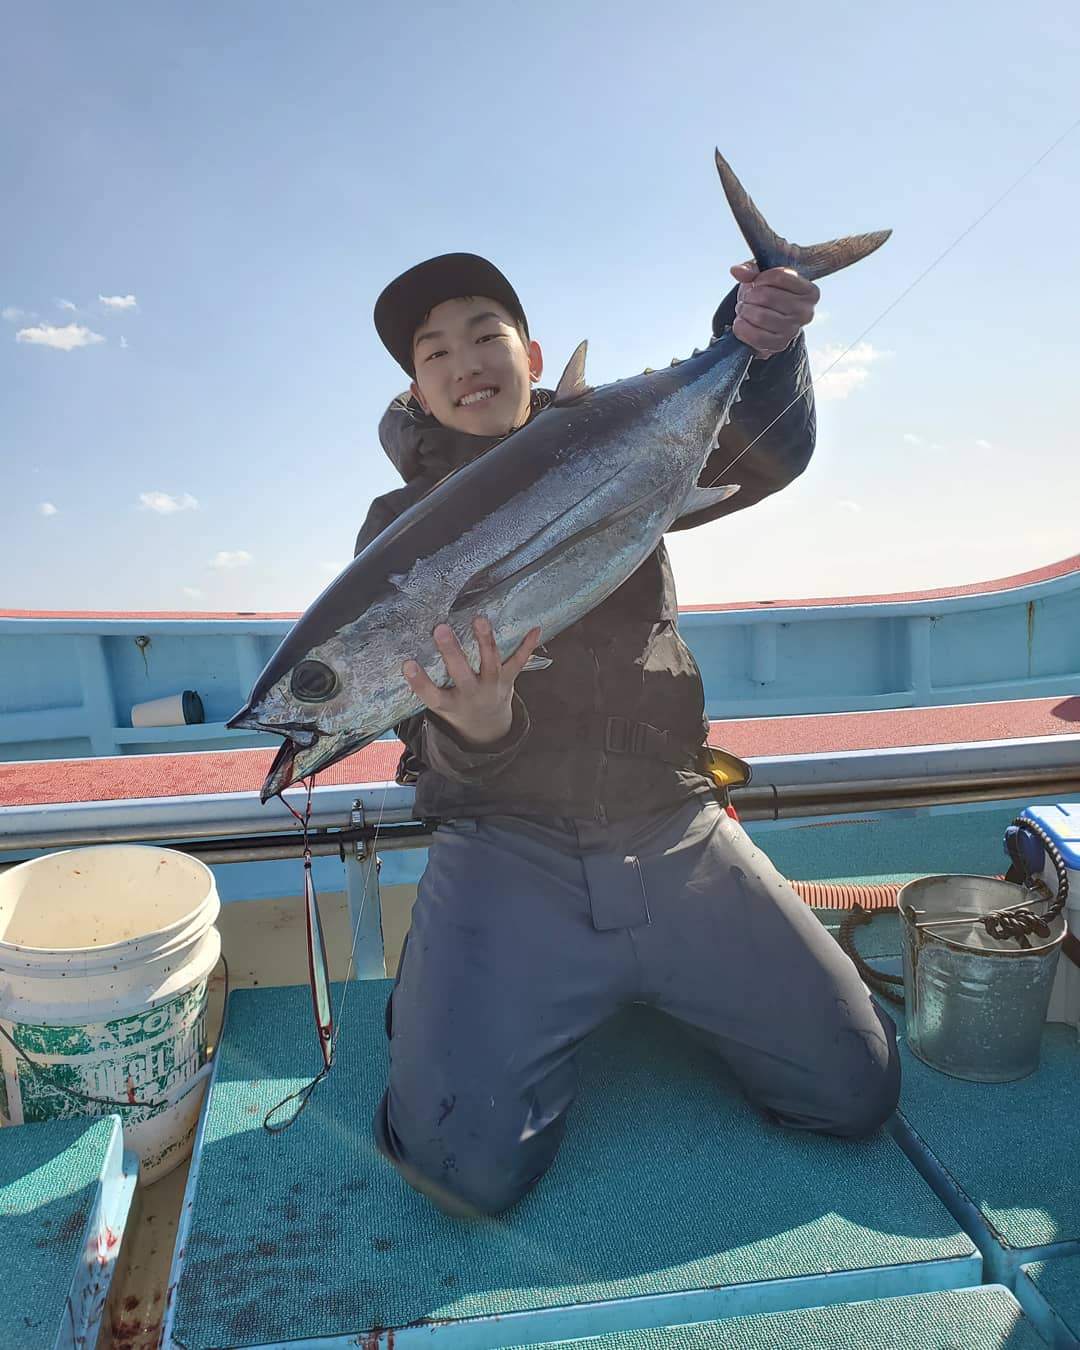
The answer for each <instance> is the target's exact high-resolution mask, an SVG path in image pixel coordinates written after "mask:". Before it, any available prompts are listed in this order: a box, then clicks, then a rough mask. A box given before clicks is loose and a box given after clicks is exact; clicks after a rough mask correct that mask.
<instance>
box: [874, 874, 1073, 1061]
mask: <svg viewBox="0 0 1080 1350" xmlns="http://www.w3.org/2000/svg"><path fill="white" fill-rule="evenodd" d="M1055 904H1056V902H1055V901H1054V900H1053V898H1052V897H1050V896H1049V895H1046V896H1045V897H1043V896H1040V895H1037V894H1034V893H1033V892H1032V891H1031V890H1029V889H1027V888H1025V887H1021V886H1017V885H1014V884H1013V883H1012V882H1008V881H996V880H994V879H993V878H992V877H978V876H937V877H922V878H920V879H919V880H918V881H911V882H908V884H907V885H906V886H904V887H902V888H901V890H900V894H899V895H898V896H897V905H898V907H899V910H900V916H901V918H902V920H903V933H904V993H905V1002H906V1004H907V1041H908V1045H909V1046H910V1047H911V1050H912V1052H913V1053H914V1054H916V1055H918V1057H919V1058H920V1059H921V1060H923V1062H924V1063H926V1064H929V1065H930V1067H931V1068H934V1069H940V1071H941V1072H942V1073H947V1074H950V1075H952V1077H954V1078H966V1079H970V1080H972V1081H975V1082H980V1083H1008V1082H1011V1081H1012V1080H1014V1079H1016V1078H1024V1077H1026V1076H1027V1075H1028V1074H1029V1073H1033V1072H1034V1071H1035V1070H1036V1069H1037V1068H1038V1065H1039V1042H1040V1040H1041V1038H1042V1029H1043V1024H1044V1023H1045V1021H1046V1011H1047V1007H1048V1005H1049V1003H1050V993H1051V988H1052V986H1053V983H1054V974H1055V971H1056V970H1057V962H1058V956H1059V955H1060V953H1061V944H1062V941H1063V940H1064V937H1065V933H1066V921H1065V917H1064V915H1063V914H1062V913H1061V906H1060V905H1059V904H1058V905H1057V912H1056V913H1053V912H1052V911H1053V910H1054V908H1055ZM1021 907H1023V908H1025V909H1028V910H1030V911H1031V912H1033V913H1034V914H1036V915H1039V916H1040V917H1041V918H1043V919H1044V920H1045V925H1046V929H1047V930H1048V935H1047V936H1042V935H1038V934H1034V933H1030V934H1028V935H1027V936H1021V935H1012V936H1007V937H994V936H991V934H990V932H988V930H987V926H986V923H985V920H986V917H987V916H988V915H991V914H993V915H999V914H1001V913H1002V911H1005V912H1013V913H1015V911H1017V910H1018V909H1020V908H1021ZM991 926H993V925H991ZM1025 943H1026V944H1027V945H1024V944H1025Z"/></svg>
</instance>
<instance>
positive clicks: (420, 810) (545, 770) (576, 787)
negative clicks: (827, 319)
mask: <svg viewBox="0 0 1080 1350" xmlns="http://www.w3.org/2000/svg"><path fill="white" fill-rule="evenodd" d="M733 316H734V292H732V294H731V295H729V296H728V297H727V299H726V300H725V301H724V303H723V304H722V305H721V306H720V308H719V309H718V310H717V312H716V315H715V317H714V319H713V331H714V332H716V333H720V332H722V331H723V329H724V327H725V326H729V325H730V324H731V322H732V321H733ZM800 390H805V392H804V393H803V395H802V397H798V395H799V391H800ZM793 399H797V402H796V403H795V406H794V407H792V408H791V409H790V410H789V411H788V412H787V413H786V415H785V416H783V417H781V418H780V420H779V421H778V422H777V423H776V425H775V426H772V427H769V430H768V431H765V428H766V427H768V426H769V423H770V422H772V421H773V419H774V418H776V417H777V416H778V415H779V414H780V413H781V411H782V410H783V409H784V408H785V407H786V406H787V404H789V403H791V401H792V400H793ZM549 401H550V395H549V394H547V393H546V392H545V391H536V393H534V396H533V411H534V412H536V411H538V410H539V409H540V408H542V407H544V406H546V405H547V403H548V402H549ZM762 432H763V433H764V434H762V436H761V439H760V440H759V441H758V442H757V443H756V445H754V448H753V449H752V450H750V451H749V452H748V453H747V454H746V455H745V456H744V457H743V458H742V459H740V460H739V463H738V466H737V469H736V470H733V471H732V473H731V474H730V475H729V476H730V477H732V478H734V480H735V481H736V482H739V483H741V485H742V487H741V490H740V491H739V492H737V493H736V494H735V496H733V497H731V498H730V499H729V500H728V501H726V502H723V503H721V504H720V505H719V506H716V507H714V508H711V509H709V510H707V511H701V512H698V513H697V514H696V515H694V516H691V517H687V518H685V519H681V520H680V521H679V522H678V524H677V525H674V526H672V528H673V529H687V528H689V527H691V526H693V525H700V524H704V523H705V522H706V521H708V520H714V519H716V518H717V517H718V516H725V515H729V514H730V513H731V512H732V511H740V510H742V509H743V508H744V507H747V506H752V505H753V504H754V503H755V502H758V501H761V500H762V498H764V497H767V496H769V495H770V493H773V492H776V491H778V490H779V489H780V488H782V487H784V486H786V485H787V484H788V483H789V482H791V480H792V479H793V478H795V477H797V476H798V475H799V474H800V473H802V471H803V469H805V468H806V465H807V463H808V462H809V460H810V456H811V454H812V453H813V448H814V402H813V393H812V392H811V390H810V376H809V371H808V368H807V363H806V348H805V344H804V342H803V339H802V338H801V337H800V338H799V339H798V340H797V341H796V342H795V343H793V344H792V346H791V347H790V348H789V349H788V350H787V351H786V352H784V353H782V354H781V355H778V356H774V357H773V358H772V359H771V360H769V361H755V362H753V364H752V365H751V367H750V373H749V375H748V376H747V378H746V380H745V382H744V383H743V386H742V397H741V400H740V401H739V402H738V403H736V404H735V406H734V408H733V409H732V414H731V421H730V422H729V423H728V425H727V426H726V427H725V428H724V430H723V431H722V432H721V433H720V441H719V448H718V449H717V450H715V451H714V452H713V454H712V456H711V457H710V459H709V461H708V462H707V463H706V465H705V468H704V471H703V472H702V475H701V479H700V481H701V483H702V484H703V485H709V484H711V483H712V482H713V481H714V480H718V478H719V475H720V474H721V473H723V471H724V469H725V468H727V466H728V465H729V464H730V463H731V461H732V459H734V457H735V456H736V455H737V454H739V452H740V451H741V450H743V449H744V448H745V447H746V446H747V445H749V444H750V442H751V441H753V440H754V438H755V437H756V436H758V434H759V433H762ZM379 437H380V440H381V441H382V444H383V448H384V449H385V451H386V453H387V455H388V456H389V457H390V459H391V460H392V461H393V463H394V464H395V465H396V466H397V468H398V470H399V472H400V473H401V474H402V477H404V478H405V480H406V485H405V487H403V488H398V489H397V490H396V491H394V492H388V493H386V494H385V495H384V496H382V497H378V498H376V500H375V501H374V502H373V503H372V505H371V508H370V509H369V511H368V515H367V519H366V520H365V521H364V525H363V527H362V529H361V530H360V533H359V535H358V537H357V540H356V552H357V553H359V552H360V551H361V549H363V548H364V547H365V546H366V545H367V544H368V543H370V541H371V540H372V539H374V538H375V537H376V535H378V534H379V533H381V532H382V530H384V529H385V528H386V527H387V525H389V524H390V523H391V521H393V520H394V519H396V518H397V517H398V516H399V515H401V513H402V512H403V511H405V510H407V508H408V507H410V506H412V505H413V503H414V502H417V501H419V500H420V498H421V497H423V496H425V495H426V494H427V493H428V492H430V491H431V489H432V488H433V487H434V486H435V485H436V484H437V483H438V482H439V481H440V480H441V479H443V478H445V477H446V475H447V474H448V473H451V472H452V471H453V470H454V469H456V468H459V467H460V466H461V465H463V464H466V463H468V462H469V461H470V460H473V459H475V458H476V457H477V455H480V454H483V453H484V451H485V450H488V449H490V448H491V446H492V445H494V444H495V441H494V440H489V439H487V438H485V437H481V436H470V435H468V434H467V433H464V432H458V431H453V430H451V429H449V428H447V427H444V426H442V425H441V424H440V423H438V422H436V421H435V420H434V419H433V418H431V417H428V416H426V415H425V414H424V413H423V411H422V410H421V409H420V408H419V406H418V405H417V404H416V403H415V402H413V400H412V399H410V398H409V397H408V396H407V395H402V396H400V397H399V398H397V399H395V400H394V402H393V403H392V404H391V405H390V407H389V408H388V409H387V411H386V413H385V414H384V416H383V418H382V420H381V422H380V423H379ZM544 650H545V651H546V653H547V655H548V656H549V657H550V658H551V659H552V662H553V664H552V665H551V666H549V667H548V668H547V669H546V670H541V671H535V672H534V671H528V672H524V673H523V674H521V675H520V676H519V677H518V679H517V683H516V685H515V698H514V716H513V724H512V726H511V728H510V732H509V734H508V735H507V736H506V737H505V739H504V740H502V741H500V742H498V743H497V744H496V745H494V746H488V747H485V748H484V749H482V750H475V749H469V748H467V747H465V746H463V745H461V744H460V742H459V741H458V740H457V739H456V737H455V735H454V733H453V732H452V730H451V729H450V727H449V726H447V724H446V723H445V722H443V721H442V720H441V719H440V718H438V717H436V716H434V715H433V714H431V713H421V714H418V715H417V716H415V717H411V718H409V719H408V720H406V721H405V722H402V723H400V724H399V726H398V727H396V728H395V730H396V731H397V734H398V735H399V737H400V738H401V739H402V740H403V741H405V743H406V746H407V749H406V752H405V754H404V755H403V756H402V763H401V768H400V769H399V776H401V775H405V774H408V775H410V776H411V775H413V774H415V775H416V776H417V777H416V810H417V814H418V815H419V816H421V817H438V818H442V819H449V818H452V817H454V816H477V815H490V814H512V815H519V816H549V817H550V816H557V817H572V818H576V819H593V820H600V821H604V820H614V819H618V818H619V817H622V816H627V815H632V814H635V813H637V812H642V811H650V810H656V809H660V808H664V807H667V806H671V805H674V804H676V803H677V802H678V801H679V800H681V799H683V798H685V797H689V796H694V795H697V794H702V795H704V794H705V793H708V792H709V791H710V790H711V785H710V783H709V782H708V780H706V779H705V778H703V777H702V775H701V774H700V773H699V772H698V770H697V768H696V765H695V763H694V759H695V754H696V751H697V749H698V748H699V747H700V746H701V744H702V742H703V739H704V736H705V734H706V732H707V731H708V722H707V720H706V718H705V713H704V708H705V697H704V690H703V688H702V684H701V676H700V674H699V672H698V668H697V666H696V664H695V662H694V658H693V657H692V656H691V654H690V652H689V650H688V648H687V647H686V644H685V643H684V642H683V640H682V638H681V636H680V634H679V630H678V608H677V602H676V598H675V585H674V579H673V577H672V574H671V565H670V563H669V562H668V557H667V551H666V549H665V548H664V545H663V543H661V544H660V545H659V546H658V547H657V549H656V550H655V551H654V552H653V553H652V554H651V555H650V556H649V557H648V558H647V559H646V560H645V562H644V563H642V564H641V566H640V567H639V568H638V569H637V571H636V572H634V574H633V575H632V576H631V577H630V578H629V579H628V580H627V581H625V582H624V583H623V584H622V586H620V587H619V589H618V590H617V591H615V592H614V593H613V594H612V595H610V596H609V597H608V598H607V599H606V600H605V601H604V602H603V603H602V604H600V605H598V606H597V607H596V609H594V610H592V611H591V613H589V614H587V615H586V616H585V617H584V618H583V619H580V620H579V621H578V622H577V623H575V624H573V625H572V626H571V627H570V628H567V629H566V630H565V631H564V632H562V633H560V634H559V635H558V636H557V637H554V638H552V639H551V640H550V641H545V642H544Z"/></svg>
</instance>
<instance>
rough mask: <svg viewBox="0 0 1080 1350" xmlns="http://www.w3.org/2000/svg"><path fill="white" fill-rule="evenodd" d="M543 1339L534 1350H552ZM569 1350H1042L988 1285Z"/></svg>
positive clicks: (1011, 1304) (578, 1344)
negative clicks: (865, 1348)
mask: <svg viewBox="0 0 1080 1350" xmlns="http://www.w3.org/2000/svg"><path fill="white" fill-rule="evenodd" d="M560 1344H561V1345H562V1346H565V1345H567V1344H568V1342H566V1341H563V1342H561V1343H558V1342H546V1343H545V1344H544V1345H541V1346H535V1347H533V1350H556V1346H557V1345H560ZM570 1344H572V1345H573V1347H574V1350H862V1347H866V1346H873V1347H874V1350H1046V1342H1045V1341H1044V1340H1042V1339H1041V1338H1040V1337H1039V1336H1038V1335H1037V1334H1036V1332H1035V1330H1034V1328H1033V1327H1032V1326H1031V1324H1030V1323H1029V1322H1028V1321H1027V1320H1026V1318H1025V1317H1024V1316H1023V1312H1022V1310H1021V1308H1020V1305H1019V1304H1018V1303H1017V1301H1016V1300H1015V1299H1014V1298H1013V1296H1012V1295H1011V1294H1010V1293H1009V1291H1008V1290H1007V1289H1002V1288H1001V1287H1000V1286H996V1285H987V1286H985V1287H984V1288H982V1289H961V1290H956V1291H955V1292H949V1293H942V1294H913V1295H909V1296H907V1297H905V1298H886V1299H880V1300H876V1301H875V1302H872V1303H846V1304H843V1305H842V1306H839V1307H832V1308H810V1309H808V1310H806V1311H803V1312H791V1313H759V1314H757V1315H755V1316H752V1317H732V1318H730V1319H728V1320H726V1321H723V1322H703V1323H701V1324H699V1325H698V1326H689V1327H685V1326H684V1327H662V1328H658V1329H657V1330H655V1331H629V1332H615V1333H614V1334H612V1335H610V1336H590V1337H589V1338H588V1339H587V1340H580V1341H574V1342H572V1343H570Z"/></svg>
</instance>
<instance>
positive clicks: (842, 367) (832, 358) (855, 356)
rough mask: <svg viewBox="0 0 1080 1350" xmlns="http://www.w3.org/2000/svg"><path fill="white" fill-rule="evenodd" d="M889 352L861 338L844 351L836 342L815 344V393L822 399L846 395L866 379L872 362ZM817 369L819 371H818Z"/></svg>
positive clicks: (838, 397)
mask: <svg viewBox="0 0 1080 1350" xmlns="http://www.w3.org/2000/svg"><path fill="white" fill-rule="evenodd" d="M891 355H892V352H888V351H882V350H880V349H879V348H877V347H875V346H874V345H873V344H872V343H870V342H860V343H858V344H857V345H856V346H854V347H852V349H851V350H850V351H849V352H846V354H845V350H844V348H843V347H842V346H841V345H840V344H839V343H836V342H832V343H830V344H829V345H828V346H827V347H820V348H818V350H816V351H813V352H811V353H810V365H811V369H812V370H813V371H814V395H815V397H816V398H818V399H822V400H830V399H841V398H847V397H848V396H849V395H850V394H852V393H854V391H855V390H856V389H858V387H859V386H860V385H861V384H863V383H864V382H865V381H866V378H867V376H868V375H869V374H870V367H871V366H872V365H873V364H874V363H875V362H877V361H881V360H883V359H884V358H885V357H888V356H891ZM818 371H820V372H822V373H821V374H820V375H819V374H818V373H817V372H818Z"/></svg>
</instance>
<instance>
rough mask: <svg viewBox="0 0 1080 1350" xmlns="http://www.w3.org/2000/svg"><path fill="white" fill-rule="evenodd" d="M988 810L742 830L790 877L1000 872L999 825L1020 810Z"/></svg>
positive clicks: (899, 878)
mask: <svg viewBox="0 0 1080 1350" xmlns="http://www.w3.org/2000/svg"><path fill="white" fill-rule="evenodd" d="M1019 809H1020V808H1019V806H1016V807H1013V806H1010V805H1008V804H1007V803H1006V804H1004V805H1002V806H1001V807H1000V808H995V809H993V810H986V811H983V810H978V811H952V812H943V813H941V814H939V815H924V814H917V813H916V812H914V811H889V812H887V813H886V814H885V815H882V816H879V817H876V818H873V819H866V820H847V821H845V820H840V821H837V822H835V823H832V822H828V823H824V824H813V825H801V826H787V827H785V828H784V829H775V830H774V829H768V830H766V829H761V828H760V827H758V828H755V826H754V823H753V822H751V823H750V824H749V825H748V826H747V831H748V833H749V834H750V835H751V836H752V837H753V839H754V841H755V842H756V843H757V844H758V846H759V847H760V848H762V849H763V850H764V852H765V853H767V854H768V856H769V857H770V858H771V860H772V863H773V866H774V867H776V869H777V870H778V871H779V872H780V873H782V874H783V875H784V876H785V877H791V878H793V879H794V880H796V881H848V882H853V883H855V882H869V883H875V882H880V883H886V882H905V881H911V880H912V879H913V878H915V877H922V876H933V875H936V874H940V873H946V872H971V873H976V874H977V875H986V876H999V875H1001V874H1002V873H1003V872H1004V871H1005V869H1006V868H1007V867H1008V865H1009V860H1008V858H1006V856H1005V850H1004V849H1003V847H1002V839H1003V838H1004V835H1005V827H1006V826H1007V825H1008V824H1009V822H1010V821H1011V820H1012V819H1013V817H1014V816H1016V815H1017V814H1018V813H1019Z"/></svg>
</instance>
